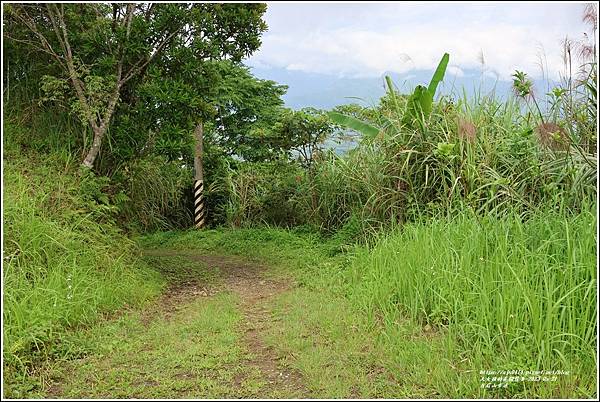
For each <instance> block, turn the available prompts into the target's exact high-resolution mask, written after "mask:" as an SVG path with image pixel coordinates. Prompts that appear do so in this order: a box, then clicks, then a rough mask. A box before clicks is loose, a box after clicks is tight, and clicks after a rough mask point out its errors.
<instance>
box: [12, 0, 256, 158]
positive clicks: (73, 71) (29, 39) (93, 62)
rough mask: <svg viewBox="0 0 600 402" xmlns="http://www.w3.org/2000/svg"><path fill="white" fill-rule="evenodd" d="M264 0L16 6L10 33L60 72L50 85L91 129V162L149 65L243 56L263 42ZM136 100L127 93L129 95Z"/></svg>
mask: <svg viewBox="0 0 600 402" xmlns="http://www.w3.org/2000/svg"><path fill="white" fill-rule="evenodd" d="M265 10H266V6H265V5H264V4H158V3H145V4H133V3H129V4H117V3H112V4H97V3H93V4H89V3H88V4H83V3H81V4H12V5H11V7H9V8H7V9H6V17H7V20H8V21H9V23H10V24H11V25H13V26H15V25H16V26H17V28H18V29H14V30H12V31H11V32H7V39H8V40H12V41H14V42H15V43H19V44H24V45H27V46H29V47H31V48H32V49H34V50H36V51H37V52H40V53H43V54H45V55H48V56H49V58H50V60H52V61H53V63H54V64H55V65H56V66H57V67H58V70H59V71H60V73H61V74H60V75H58V76H47V77H46V78H45V80H44V89H45V90H46V91H47V92H48V93H49V94H50V95H51V96H52V97H54V98H58V97H60V96H62V97H63V98H64V99H65V100H66V101H67V102H68V104H69V106H70V108H71V109H72V110H73V111H74V112H76V113H77V115H78V116H79V118H80V119H81V120H82V121H83V122H84V123H85V124H87V125H88V126H89V127H90V128H91V130H92V132H93V141H92V144H91V145H90V147H89V149H88V150H87V152H86V156H85V158H84V159H83V162H82V164H83V165H84V166H86V167H88V168H92V167H93V166H94V163H95V161H96V158H97V156H98V153H99V152H100V148H101V146H102V143H103V139H104V137H105V135H106V133H107V132H108V130H109V128H110V126H111V122H112V120H113V117H114V114H115V110H116V109H117V107H118V105H119V102H120V101H122V98H123V97H125V98H130V97H131V96H135V93H136V87H137V86H139V85H141V84H143V82H144V78H145V76H146V75H147V73H148V71H149V70H150V68H151V67H152V66H153V65H155V64H157V63H164V62H166V61H170V62H171V63H170V64H171V65H173V64H176V63H183V64H184V65H186V64H191V65H199V64H202V63H203V62H205V61H208V60H219V59H230V60H240V59H241V58H243V57H246V56H248V55H250V54H251V53H252V52H253V51H254V50H256V49H257V48H258V47H259V46H260V34H261V33H262V32H264V31H265V30H266V24H265V23H264V21H262V19H261V17H262V15H263V14H264V12H265ZM129 100H130V99H125V101H129Z"/></svg>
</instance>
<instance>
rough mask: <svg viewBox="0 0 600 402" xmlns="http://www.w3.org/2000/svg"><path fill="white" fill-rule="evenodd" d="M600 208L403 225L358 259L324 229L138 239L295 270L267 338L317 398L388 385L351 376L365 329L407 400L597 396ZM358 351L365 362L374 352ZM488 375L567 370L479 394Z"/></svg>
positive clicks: (372, 391)
mask: <svg viewBox="0 0 600 402" xmlns="http://www.w3.org/2000/svg"><path fill="white" fill-rule="evenodd" d="M594 210H595V208H594V207H593V206H589V207H587V208H584V210H583V211H581V212H580V213H579V214H576V215H573V216H571V217H569V218H567V217H565V216H564V214H563V213H562V212H560V211H548V210H540V211H538V212H536V213H533V214H531V215H529V216H528V217H527V218H526V219H525V218H524V217H522V216H521V215H518V214H507V215H506V216H503V217H496V218H493V217H487V218H477V216H476V215H473V214H472V213H467V212H463V213H458V214H456V215H454V216H451V217H443V216H441V217H437V218H435V219H432V220H430V221H427V222H422V223H414V224H409V225H405V226H404V227H403V228H402V230H398V231H395V232H390V233H388V234H386V235H382V236H380V238H379V240H378V241H377V242H376V245H375V247H373V248H367V247H355V248H353V249H352V250H351V252H350V253H336V252H335V251H336V250H338V249H339V245H333V244H330V243H328V242H327V240H326V239H324V238H321V237H319V236H318V235H316V234H312V233H309V234H297V233H294V232H291V231H283V230H277V229H244V230H218V231H216V230H215V231H202V232H197V231H190V232H181V233H171V234H157V235H155V236H150V237H146V238H144V239H143V243H144V244H146V245H154V246H160V247H170V248H179V249H182V250H183V249H190V248H199V249H203V250H207V251H208V250H220V251H221V252H226V253H234V254H239V255H245V256H248V257H251V258H255V259H256V258H258V259H263V260H267V261H270V262H271V263H272V264H274V265H276V266H279V267H280V268H279V271H280V272H284V273H285V272H290V273H292V274H293V275H294V276H295V277H296V279H297V280H298V281H299V283H300V284H301V285H302V288H300V289H297V290H295V291H292V292H291V293H290V294H288V295H286V296H284V297H282V299H280V300H279V301H278V302H277V303H276V304H275V305H274V306H273V308H274V311H275V314H276V316H277V317H279V319H280V321H279V323H280V324H279V325H280V326H279V327H277V328H275V329H274V332H273V333H272V334H271V340H272V344H273V345H279V348H280V349H281V350H282V352H283V353H284V355H286V356H294V358H291V361H293V364H294V366H295V367H297V368H298V369H299V370H300V371H301V372H302V373H303V374H305V376H306V377H307V378H309V379H314V381H316V383H315V384H313V386H314V390H315V392H320V394H319V395H323V396H328V397H331V396H332V395H335V393H336V392H340V395H352V388H351V386H350V385H349V384H351V385H352V386H355V387H359V388H358V389H361V390H362V392H365V394H366V395H378V392H380V388H378V386H376V385H375V384H372V383H369V386H368V387H367V388H364V387H363V388H360V385H357V382H356V381H359V380H356V379H360V378H362V377H361V375H359V374H357V373H360V372H361V370H366V371H362V373H367V372H369V370H368V369H365V368H364V367H363V366H361V365H359V366H357V367H354V369H355V371H353V368H352V367H351V366H352V364H351V363H349V362H348V356H349V355H350V354H351V353H352V352H353V351H356V350H358V349H357V345H358V344H359V343H360V342H358V341H357V338H355V337H354V336H355V335H354V333H353V331H352V330H351V328H353V326H356V325H358V328H360V330H358V334H359V335H358V336H359V337H360V339H375V340H376V342H375V344H378V345H380V347H381V348H382V349H383V350H385V351H387V352H385V353H382V354H381V356H387V360H386V358H385V357H382V358H378V359H379V360H378V361H379V364H380V365H382V366H384V367H386V368H388V369H391V371H392V372H393V373H403V376H404V377H402V378H404V381H405V384H407V388H406V387H405V388H403V390H404V392H406V393H405V394H404V395H407V397H409V395H410V394H412V395H422V396H436V395H438V396H447V397H455V398H460V397H486V396H489V397H503V396H511V397H526V398H528V397H574V396H577V397H584V398H585V397H593V396H594V395H595V392H596V391H595V386H594V384H595V381H596V377H595V376H594V375H592V374H590V373H594V372H596V367H597V362H596V360H595V357H594V356H595V345H596V332H595V330H596V327H597V322H596V316H597V308H596V307H595V297H596V293H595V289H596V282H597V277H596V269H595V267H596V259H595V256H596V242H595V228H596V216H595V214H594V212H593V211H594ZM282 267H284V268H282ZM357 323H360V324H357ZM430 335H431V336H430ZM415 339H419V340H420V341H419V342H416V343H415V341H414V340H415ZM281 345H286V346H285V347H282V346H281ZM335 350H338V351H342V350H343V351H345V352H344V353H345V355H344V356H343V357H342V354H341V353H339V352H338V353H336V352H334V351H335ZM436 350H437V352H436ZM357 353H358V356H362V360H363V362H364V363H365V364H367V363H366V362H368V361H369V358H368V356H373V355H371V354H370V352H369V353H363V354H362V355H361V352H357ZM373 353H374V352H373ZM328 354H329V355H328ZM375 356H377V354H375ZM357 360H361V358H357ZM324 362H328V363H327V365H329V366H330V367H331V368H330V369H324V368H323V364H325V363H324ZM409 362H410V363H409ZM439 362H444V364H439ZM367 365H368V364H367ZM407 366H409V367H411V369H406V367H407ZM342 367H348V368H347V369H342ZM480 370H547V371H550V370H562V371H566V372H569V375H560V376H558V378H556V381H549V382H520V381H519V382H515V383H512V384H509V386H508V387H507V388H500V389H482V388H481V377H480V375H479V371H480ZM328 375H330V377H328ZM395 375H397V374H395ZM328 378H329V379H328ZM348 378H352V379H353V380H350V381H349V380H347V379H348ZM395 378H396V381H398V379H399V378H400V377H399V376H396V377H395ZM424 379H427V380H424ZM384 382H385V381H384ZM392 383H393V382H392ZM411 384H412V385H411ZM387 387H388V388H386V386H385V385H384V386H383V389H387V390H388V391H389V389H390V388H389V387H392V389H393V385H390V384H388V385H387ZM407 389H408V390H410V391H406V390H407Z"/></svg>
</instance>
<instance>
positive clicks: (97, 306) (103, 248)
mask: <svg viewBox="0 0 600 402" xmlns="http://www.w3.org/2000/svg"><path fill="white" fill-rule="evenodd" d="M16 151H17V150H16V149H13V150H11V151H9V152H7V153H6V154H5V164H4V187H3V201H4V203H3V219H4V233H3V251H4V253H3V281H4V294H3V307H4V310H3V319H4V328H3V331H4V332H3V357H4V376H3V380H4V389H5V395H4V396H6V397H19V396H20V395H23V394H24V393H25V392H27V391H30V390H31V389H33V388H35V387H37V386H38V385H39V384H36V383H32V382H31V381H32V380H31V377H30V376H29V374H31V373H32V371H34V370H35V368H36V366H38V363H40V362H43V361H47V360H54V359H70V358H76V357H80V356H81V355H84V354H86V353H87V350H86V345H85V344H82V343H81V342H79V341H77V340H76V339H75V338H74V337H73V336H72V333H73V331H72V330H73V329H75V328H78V327H81V326H85V325H89V324H91V323H93V322H95V321H97V320H98V319H99V318H100V317H101V316H102V315H103V314H105V313H106V314H107V313H110V312H113V311H115V310H117V309H119V308H122V307H124V306H126V305H137V304H140V303H142V302H144V301H145V300H147V299H149V298H151V297H152V296H154V295H156V294H157V293H158V292H159V290H160V288H161V286H162V279H160V277H159V276H158V275H157V274H156V273H155V272H154V271H153V270H151V269H149V268H148V267H147V266H146V265H145V264H144V263H142V262H141V260H139V259H138V258H137V257H136V255H137V251H136V250H137V248H136V246H135V244H134V243H133V242H132V241H130V240H128V239H127V238H126V237H125V236H124V235H123V234H122V233H121V232H120V231H119V230H118V229H117V228H116V226H114V224H113V223H112V222H111V220H110V211H109V207H108V206H107V205H105V204H103V203H102V202H101V200H100V201H99V200H96V199H94V197H95V195H96V194H97V192H96V191H95V190H97V189H98V186H99V185H101V184H98V183H96V181H95V179H94V178H93V177H91V176H85V175H82V174H80V173H78V172H77V168H76V167H74V166H73V162H72V161H71V160H69V158H67V159H65V158H64V157H63V156H61V155H56V154H51V155H44V156H42V155H38V154H35V153H34V154H29V155H28V156H24V155H19V152H16ZM75 166H76V164H75Z"/></svg>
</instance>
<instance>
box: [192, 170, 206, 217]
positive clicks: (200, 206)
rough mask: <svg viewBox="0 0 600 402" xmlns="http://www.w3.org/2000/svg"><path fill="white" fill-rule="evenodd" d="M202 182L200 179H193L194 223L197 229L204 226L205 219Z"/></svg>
mask: <svg viewBox="0 0 600 402" xmlns="http://www.w3.org/2000/svg"><path fill="white" fill-rule="evenodd" d="M203 191H204V182H203V181H202V180H195V181H194V225H195V226H196V227H197V228H198V229H202V228H203V227H204V221H205V220H206V208H205V207H204V195H203V194H202V193H203Z"/></svg>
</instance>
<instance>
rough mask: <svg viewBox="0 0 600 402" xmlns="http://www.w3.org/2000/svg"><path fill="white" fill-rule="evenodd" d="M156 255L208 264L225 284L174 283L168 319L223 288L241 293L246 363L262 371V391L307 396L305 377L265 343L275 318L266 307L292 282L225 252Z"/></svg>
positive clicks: (164, 303)
mask: <svg viewBox="0 0 600 402" xmlns="http://www.w3.org/2000/svg"><path fill="white" fill-rule="evenodd" d="M146 255H152V256H159V257H165V256H175V255H179V256H184V257H187V258H189V259H191V260H193V261H199V262H201V263H203V264H204V265H206V267H207V269H211V270H218V272H219V276H220V278H221V280H222V284H220V285H216V286H205V285H203V284H202V283H199V282H197V281H194V280H193V279H191V280H189V281H186V282H183V283H179V284H176V285H174V286H172V287H171V288H170V289H169V290H168V291H167V292H166V293H165V294H164V295H163V301H162V303H161V304H162V307H163V309H164V310H165V311H166V312H165V315H164V317H165V318H168V317H169V315H170V313H169V310H171V309H175V310H176V309H177V308H178V305H180V304H182V303H184V302H186V301H189V300H190V299H191V298H195V297H210V296H212V295H214V294H215V293H217V292H219V291H230V292H233V293H235V294H237V295H238V297H239V300H240V304H239V308H240V311H241V313H242V315H243V320H242V323H241V326H240V328H239V329H240V333H242V334H243V341H244V347H245V348H246V350H248V352H249V354H250V357H249V358H248V359H246V360H245V362H244V363H245V364H246V365H248V366H250V367H254V368H256V369H258V370H259V372H260V373H261V376H262V379H263V380H264V383H265V387H264V388H263V389H261V394H265V396H266V395H268V394H274V395H286V396H288V397H296V398H306V397H308V390H307V389H306V387H305V386H304V384H303V380H302V376H301V375H300V373H298V372H297V371H295V370H293V369H290V368H289V367H285V366H284V365H282V364H281V359H280V357H279V356H278V355H277V354H276V353H275V351H274V350H273V349H272V348H271V347H270V346H268V345H266V344H265V342H264V339H263V338H264V334H265V332H266V330H268V328H269V326H270V325H271V321H272V317H271V314H270V313H269V310H268V309H267V308H266V305H267V303H268V302H269V301H270V300H271V299H273V298H275V297H276V296H278V295H280V294H282V293H283V292H285V291H287V290H289V289H291V284H290V283H289V282H285V281H283V280H281V279H273V278H270V277H268V276H266V275H265V271H266V267H265V266H263V265H261V264H258V263H255V262H251V261H248V260H247V259H244V258H242V257H234V256H221V255H197V254H190V253H188V252H182V253H177V252H175V251H172V250H169V251H163V252H161V251H148V252H146ZM244 380H245V378H244V376H243V375H240V376H237V377H236V378H235V380H234V386H235V387H236V388H241V384H242V383H243V381H244Z"/></svg>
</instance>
